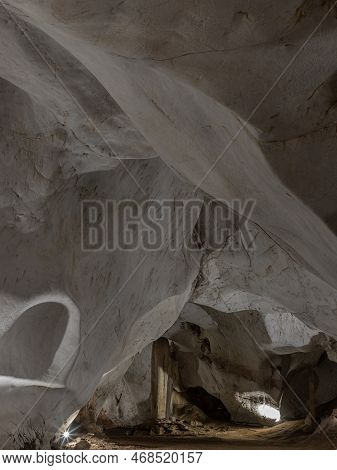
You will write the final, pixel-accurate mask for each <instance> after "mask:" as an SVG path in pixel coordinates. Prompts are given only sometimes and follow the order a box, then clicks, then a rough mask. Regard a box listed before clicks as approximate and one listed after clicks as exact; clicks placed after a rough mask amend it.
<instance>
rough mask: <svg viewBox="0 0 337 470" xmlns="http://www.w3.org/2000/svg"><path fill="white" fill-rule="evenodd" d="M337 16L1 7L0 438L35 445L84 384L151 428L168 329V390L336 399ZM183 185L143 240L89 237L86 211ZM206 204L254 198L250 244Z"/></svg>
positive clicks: (250, 405) (154, 196) (81, 398)
mask: <svg viewBox="0 0 337 470" xmlns="http://www.w3.org/2000/svg"><path fill="white" fill-rule="evenodd" d="M336 22H337V12H336V8H335V6H334V5H333V3H332V2H330V1H322V0H307V1H303V0H285V1H283V2H282V3H280V4H278V5H277V8H276V7H275V5H274V4H272V3H271V2H268V1H266V0H261V1H259V2H248V1H246V0H240V1H238V0H228V1H226V2H225V3H224V2H223V0H214V1H213V2H199V3H198V2H193V1H191V0H180V1H179V2H178V1H171V2H166V3H163V2H160V1H157V0H133V1H128V0H126V1H120V0H98V1H96V2H92V1H91V0H6V1H2V0H1V1H0V23H1V28H0V38H1V47H0V54H1V58H0V59H1V60H0V96H1V103H2V107H1V111H0V132H1V141H0V148H1V153H0V182H1V193H0V213H1V217H0V259H1V268H0V286H1V291H0V296H1V307H0V314H1V323H0V351H1V354H0V403H1V405H0V443H1V446H2V447H3V448H11V447H22V446H25V445H27V442H34V445H36V446H46V445H48V443H49V442H50V439H51V438H52V437H53V435H54V434H55V433H56V432H57V431H58V430H59V429H60V428H62V426H63V427H64V426H67V425H68V423H69V422H71V420H72V419H73V417H74V416H75V415H76V414H77V412H78V411H79V410H80V409H81V408H82V407H83V406H84V405H85V404H86V403H88V402H89V400H90V399H91V398H92V397H93V396H94V398H93V399H94V401H95V403H96V404H97V409H96V405H95V406H94V411H93V414H94V416H96V415H97V414H99V413H100V412H101V410H102V409H103V411H104V412H105V414H107V415H108V416H110V418H111V419H115V420H116V422H117V421H118V420H119V421H118V422H119V423H121V424H123V423H129V424H132V423H136V422H140V421H142V420H143V419H145V418H146V417H147V416H148V413H149V409H150V408H149V401H148V400H149V387H150V382H149V375H148V374H149V368H148V365H149V363H150V358H149V351H150V349H151V346H150V345H151V343H152V342H153V341H155V340H156V339H158V338H160V337H163V336H165V337H166V338H168V339H169V340H170V342H171V344H172V345H173V346H172V347H174V348H175V354H176V356H177V358H178V369H179V371H178V372H179V375H180V378H182V382H181V383H180V387H181V392H182V393H185V392H186V390H188V389H191V388H197V387H199V388H202V389H204V390H205V391H206V392H207V393H209V394H211V395H212V396H214V397H215V398H217V399H219V400H221V401H222V403H223V405H224V407H225V408H226V410H227V411H228V413H229V414H230V415H231V417H232V419H236V420H241V421H252V420H254V419H256V406H258V405H259V404H261V403H262V404H263V400H264V402H265V403H268V404H272V405H273V406H277V407H280V409H281V414H282V413H283V414H284V416H285V417H290V418H292V417H295V416H297V415H298V414H299V415H303V414H304V413H305V412H306V410H304V411H303V410H302V411H301V410H300V411H299V410H298V409H297V405H296V403H295V402H294V401H293V397H290V396H289V394H288V391H287V390H288V389H289V386H291V388H292V389H295V390H296V394H297V395H299V398H300V399H301V401H302V402H305V407H307V404H306V403H307V401H308V399H309V398H310V397H308V393H309V391H308V390H309V389H310V387H313V389H314V394H315V400H316V405H317V406H320V405H324V404H326V403H328V402H331V401H333V400H334V399H336V398H337V390H336V387H335V381H331V377H335V374H336V368H335V367H336V366H335V362H336V361H337V356H336V352H337V348H336V347H335V340H336V339H337V306H336V305H337V294H336V288H337V281H336V273H337V238H336V234H337V207H336V191H337V186H336V184H335V181H336V172H337V168H336V159H335V149H336V142H337V133H336V119H337V107H336V100H337V97H336V93H337V81H336V77H337V75H336V66H335V63H334V60H333V57H334V56H335V44H336V35H337V32H336ZM196 197H197V198H198V199H199V200H200V201H201V207H199V209H197V210H194V211H191V213H190V214H188V222H189V223H188V224H187V225H186V224H179V223H178V224H177V223H176V219H175V217H176V214H175V213H174V212H173V213H171V215H170V217H169V218H168V219H165V220H164V222H163V226H162V229H163V230H162V233H163V240H162V243H161V245H160V248H157V249H156V250H149V249H145V248H144V247H139V246H137V247H135V249H133V250H125V249H115V250H107V249H106V247H104V248H103V249H101V250H94V251H88V250H85V249H83V217H82V216H83V211H82V209H83V204H82V203H83V201H86V200H94V201H96V203H97V204H98V207H102V206H103V205H104V204H106V202H107V201H124V200H132V201H134V202H136V204H138V205H140V204H142V203H143V202H144V201H146V200H155V201H157V202H159V203H161V202H164V201H167V200H170V201H181V200H192V199H194V198H196ZM209 200H211V201H213V202H214V203H215V205H217V206H219V207H222V208H225V209H226V210H228V211H229V213H231V214H234V213H235V210H234V209H233V207H232V205H231V203H232V201H240V202H241V203H242V205H244V204H245V202H246V201H254V204H255V205H254V210H253V211H252V213H251V214H250V215H249V221H248V225H247V230H248V231H249V233H250V237H251V238H250V240H251V245H249V246H247V245H246V244H245V243H242V244H241V245H240V247H239V248H238V247H237V246H236V245H235V248H233V243H231V241H232V240H233V239H234V238H235V237H237V236H238V234H239V233H240V227H239V226H238V225H235V224H234V226H232V227H230V229H229V230H227V236H226V240H225V242H224V243H223V244H222V246H217V247H216V248H215V247H214V246H213V245H212V243H211V242H210V240H209V239H208V238H207V237H206V238H205V237H203V236H202V234H201V232H200V230H199V229H197V228H196V226H197V223H198V220H200V217H201V216H202V211H203V207H202V204H203V203H205V204H206V202H207V201H209ZM209 217H210V218H207V217H206V219H204V223H206V225H207V226H212V227H213V225H212V223H211V220H212V216H211V215H210V216H209ZM173 219H174V220H173ZM220 225H221V224H220ZM172 226H174V227H175V230H174V236H175V237H176V238H177V240H180V242H179V243H178V244H177V246H176V249H175V250H171V249H169V247H170V242H171V235H172V233H171V232H172V230H171V229H172ZM220 229H221V227H220ZM214 230H215V231H216V230H217V228H214ZM186 241H188V243H187V244H186V243H185V242H186ZM191 248H193V249H191ZM138 353H141V356H137V354H138ZM143 355H144V356H143ZM135 356H136V359H135V361H138V362H139V361H140V363H141V364H142V367H136V368H135V365H134V364H135V362H133V358H134V357H135ZM132 363H133V365H132ZM130 367H131V368H130ZM145 369H146V370H145ZM183 371H184V372H183ZM277 371H278V372H282V374H280V373H278V372H277ZM139 374H140V375H141V376H142V377H143V379H142V383H143V385H142V387H137V394H136V395H135V397H134V401H132V400H128V401H129V406H130V408H129V409H125V408H124V409H122V408H121V406H122V404H123V400H124V398H125V395H124V394H125V393H128V394H129V395H130V396H131V395H132V394H133V393H134V391H133V390H134V389H133V387H134V386H136V384H137V380H138V378H139V376H140V375H139ZM313 374H314V376H313ZM282 377H283V379H282ZM284 377H285V378H286V380H287V382H288V385H287V384H286V385H285V383H284ZM303 377H305V379H304V378H303ZM313 377H314V378H313ZM303 383H307V385H303V386H302V385H301V384H303ZM327 383H328V384H329V386H327ZM310 384H311V385H310ZM312 384H314V385H312ZM116 387H117V388H116ZM287 387H288V388H287ZM95 390H96V392H95ZM125 390H126V392H125ZM120 393H122V395H121V398H120V400H121V402H120V405H118V406H117V407H116V403H114V401H113V400H114V399H115V398H114V397H115V396H120ZM255 405H256V406H255Z"/></svg>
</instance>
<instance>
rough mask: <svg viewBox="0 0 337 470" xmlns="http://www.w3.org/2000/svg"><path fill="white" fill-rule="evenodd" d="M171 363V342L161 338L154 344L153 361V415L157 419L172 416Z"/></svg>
mask: <svg viewBox="0 0 337 470" xmlns="http://www.w3.org/2000/svg"><path fill="white" fill-rule="evenodd" d="M170 363H171V360H170V344H169V342H168V340H167V339H166V338H159V339H158V340H157V341H155V342H154V343H153V346H152V363H151V399H152V417H153V419H155V420H161V419H166V418H169V417H170V411H171V410H170V409H171V396H172V379H171V374H170V369H171V365H170Z"/></svg>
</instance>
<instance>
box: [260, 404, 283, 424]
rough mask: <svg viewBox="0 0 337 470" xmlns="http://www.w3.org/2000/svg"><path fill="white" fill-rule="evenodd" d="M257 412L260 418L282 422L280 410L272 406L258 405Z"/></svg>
mask: <svg viewBox="0 0 337 470" xmlns="http://www.w3.org/2000/svg"><path fill="white" fill-rule="evenodd" d="M257 412H258V414H259V415H260V416H263V417H264V418H268V419H272V420H273V421H280V419H281V415H280V412H279V410H278V409H277V408H274V407H273V406H270V405H258V407H257Z"/></svg>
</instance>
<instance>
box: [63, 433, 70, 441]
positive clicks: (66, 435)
mask: <svg viewBox="0 0 337 470" xmlns="http://www.w3.org/2000/svg"><path fill="white" fill-rule="evenodd" d="M69 437H70V432H69V431H64V433H63V438H64V439H69Z"/></svg>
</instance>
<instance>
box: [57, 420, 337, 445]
mask: <svg viewBox="0 0 337 470" xmlns="http://www.w3.org/2000/svg"><path fill="white" fill-rule="evenodd" d="M171 427H172V429H170V426H164V427H159V428H158V429H155V430H154V431H153V430H151V431H150V432H149V431H148V430H147V431H146V430H145V429H142V428H139V427H137V428H128V429H106V430H105V431H104V432H92V433H84V434H81V435H79V436H77V437H76V438H75V439H74V440H72V441H71V442H70V443H69V444H67V446H66V448H67V449H85V448H86V449H92V450H110V449H120V450H122V449H125V450H127V449H133V450H138V449H177V450H190V449H191V450H193V449H202V450H211V449H213V450H218V449H224V450H225V449H228V450H244V449H247V450H254V449H255V450H258V449H261V450H263V449H270V450H273V449H274V450H281V449H284V450H286V449H289V450H295V449H305V450H310V449H327V450H336V449H337V433H333V434H331V433H330V434H329V435H328V434H327V433H326V432H325V431H321V432H317V431H316V432H312V430H308V429H307V428H306V427H305V426H304V423H303V421H292V422H284V423H281V424H278V425H275V426H273V427H264V428H253V427H242V426H237V425H225V426H224V425H221V426H217V425H212V426H191V425H184V426H183V427H181V426H180V429H177V425H174V426H171Z"/></svg>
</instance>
